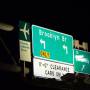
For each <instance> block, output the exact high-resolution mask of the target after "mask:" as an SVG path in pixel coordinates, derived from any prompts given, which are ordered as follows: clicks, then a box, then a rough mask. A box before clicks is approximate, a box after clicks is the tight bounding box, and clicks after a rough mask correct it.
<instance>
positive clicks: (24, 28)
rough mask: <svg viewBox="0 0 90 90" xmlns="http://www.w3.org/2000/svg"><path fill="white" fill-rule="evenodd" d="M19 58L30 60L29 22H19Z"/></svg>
mask: <svg viewBox="0 0 90 90" xmlns="http://www.w3.org/2000/svg"><path fill="white" fill-rule="evenodd" d="M19 31H20V33H19V43H20V60H22V61H28V62H31V46H30V45H31V43H30V24H29V23H27V22H24V21H20V22H19Z"/></svg>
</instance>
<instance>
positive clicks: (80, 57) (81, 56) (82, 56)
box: [75, 55, 89, 64]
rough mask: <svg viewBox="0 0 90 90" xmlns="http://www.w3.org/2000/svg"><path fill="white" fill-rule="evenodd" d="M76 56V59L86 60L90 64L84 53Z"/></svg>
mask: <svg viewBox="0 0 90 90" xmlns="http://www.w3.org/2000/svg"><path fill="white" fill-rule="evenodd" d="M75 58H76V61H80V62H85V63H88V64H89V60H88V59H87V58H85V57H84V55H76V56H75Z"/></svg>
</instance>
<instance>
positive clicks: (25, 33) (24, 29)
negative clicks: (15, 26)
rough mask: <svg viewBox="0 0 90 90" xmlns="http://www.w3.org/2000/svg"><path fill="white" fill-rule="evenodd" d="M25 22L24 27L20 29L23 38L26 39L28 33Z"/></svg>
mask: <svg viewBox="0 0 90 90" xmlns="http://www.w3.org/2000/svg"><path fill="white" fill-rule="evenodd" d="M26 26H27V24H26V23H25V25H24V28H23V29H20V31H21V32H23V33H24V36H25V39H26V40H27V34H28V35H29V29H26Z"/></svg>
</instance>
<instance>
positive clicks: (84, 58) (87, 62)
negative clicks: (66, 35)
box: [74, 49, 90, 74]
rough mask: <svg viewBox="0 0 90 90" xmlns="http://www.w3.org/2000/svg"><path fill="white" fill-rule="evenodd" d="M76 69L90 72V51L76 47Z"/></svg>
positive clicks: (76, 70)
mask: <svg viewBox="0 0 90 90" xmlns="http://www.w3.org/2000/svg"><path fill="white" fill-rule="evenodd" d="M74 70H75V72H78V73H83V74H90V52H86V51H82V50H78V49H74Z"/></svg>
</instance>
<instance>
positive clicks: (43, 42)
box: [40, 39, 46, 49]
mask: <svg viewBox="0 0 90 90" xmlns="http://www.w3.org/2000/svg"><path fill="white" fill-rule="evenodd" d="M40 43H41V44H43V45H44V49H45V48H46V46H45V41H44V40H42V39H40Z"/></svg>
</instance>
